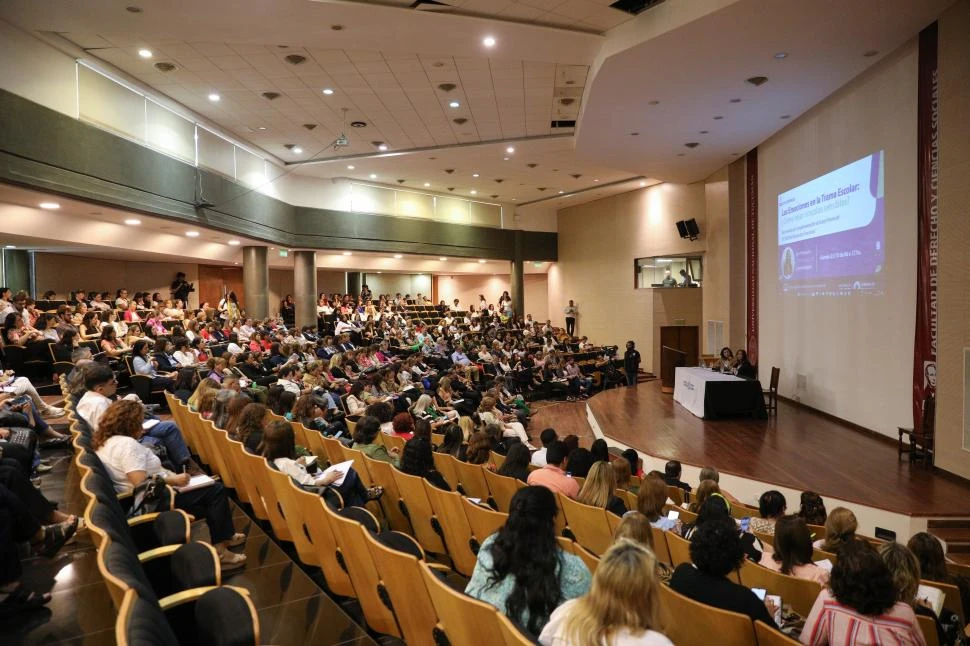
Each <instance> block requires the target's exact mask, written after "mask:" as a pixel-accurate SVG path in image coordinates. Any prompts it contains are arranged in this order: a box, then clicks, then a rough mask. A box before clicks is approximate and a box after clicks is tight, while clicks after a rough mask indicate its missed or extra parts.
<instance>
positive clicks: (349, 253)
mask: <svg viewBox="0 0 970 646" xmlns="http://www.w3.org/2000/svg"><path fill="white" fill-rule="evenodd" d="M344 255H345V256H352V255H354V252H353V251H345V252H344Z"/></svg>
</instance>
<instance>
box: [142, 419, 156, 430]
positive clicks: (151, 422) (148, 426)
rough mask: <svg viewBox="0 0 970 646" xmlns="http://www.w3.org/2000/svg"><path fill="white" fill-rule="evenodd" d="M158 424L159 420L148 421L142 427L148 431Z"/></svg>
mask: <svg viewBox="0 0 970 646" xmlns="http://www.w3.org/2000/svg"><path fill="white" fill-rule="evenodd" d="M158 422H159V420H157V419H146V420H145V421H144V422H142V423H141V427H142V428H143V429H145V430H146V431H147V430H148V429H150V428H152V427H153V426H155V425H156V424H158Z"/></svg>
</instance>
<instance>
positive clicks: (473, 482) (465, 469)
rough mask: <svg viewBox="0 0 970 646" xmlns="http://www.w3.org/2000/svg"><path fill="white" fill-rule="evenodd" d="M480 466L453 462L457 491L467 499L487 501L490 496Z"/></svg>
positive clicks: (458, 461)
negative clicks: (456, 477) (456, 478)
mask: <svg viewBox="0 0 970 646" xmlns="http://www.w3.org/2000/svg"><path fill="white" fill-rule="evenodd" d="M482 469H483V467H482V466H481V465H480V464H468V463H467V462H462V461H460V460H455V473H456V474H457V476H458V484H459V491H460V492H462V493H464V494H465V495H466V496H468V497H469V498H478V499H479V500H482V501H487V500H488V498H489V495H490V492H489V490H488V483H487V482H486V481H485V474H484V473H482Z"/></svg>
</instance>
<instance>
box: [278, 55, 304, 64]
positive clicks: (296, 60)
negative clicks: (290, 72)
mask: <svg viewBox="0 0 970 646" xmlns="http://www.w3.org/2000/svg"><path fill="white" fill-rule="evenodd" d="M283 60H284V61H286V62H287V63H289V64H290V65H302V64H303V63H306V56H301V55H299V54H287V55H286V56H284V57H283Z"/></svg>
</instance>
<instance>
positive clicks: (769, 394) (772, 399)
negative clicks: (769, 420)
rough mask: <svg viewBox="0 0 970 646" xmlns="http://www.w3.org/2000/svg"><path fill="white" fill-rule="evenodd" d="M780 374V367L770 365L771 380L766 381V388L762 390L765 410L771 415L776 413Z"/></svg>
mask: <svg viewBox="0 0 970 646" xmlns="http://www.w3.org/2000/svg"><path fill="white" fill-rule="evenodd" d="M780 376H781V369H779V368H777V367H775V366H772V367H771V381H769V382H768V390H765V391H762V393H763V395H764V398H765V410H767V411H768V414H769V415H771V414H772V413H774V414H775V415H777V414H778V378H779V377H780Z"/></svg>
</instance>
